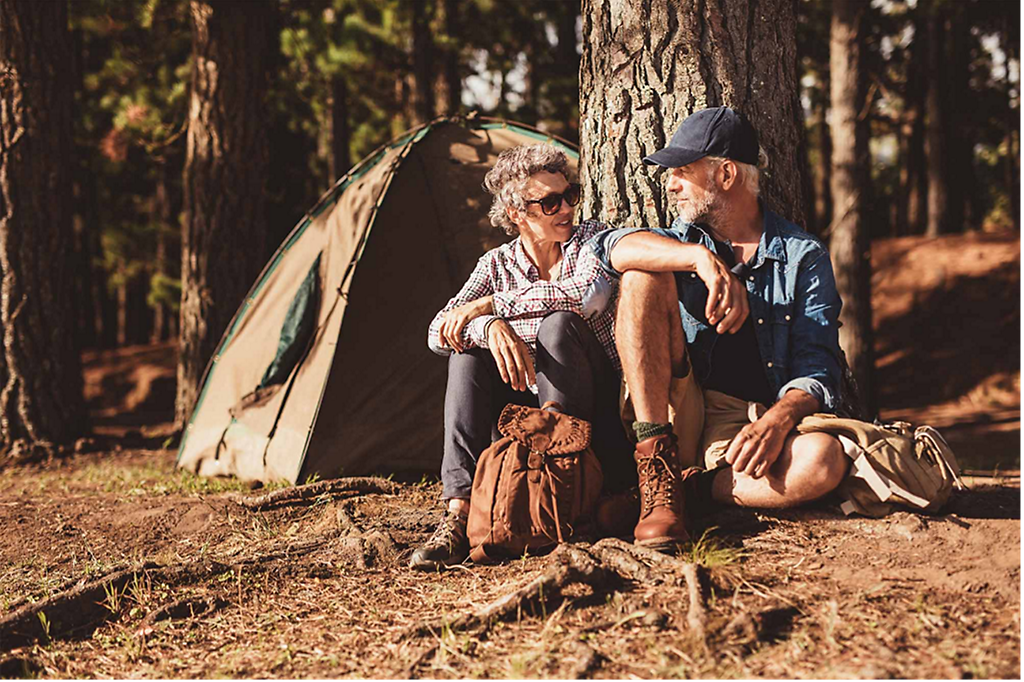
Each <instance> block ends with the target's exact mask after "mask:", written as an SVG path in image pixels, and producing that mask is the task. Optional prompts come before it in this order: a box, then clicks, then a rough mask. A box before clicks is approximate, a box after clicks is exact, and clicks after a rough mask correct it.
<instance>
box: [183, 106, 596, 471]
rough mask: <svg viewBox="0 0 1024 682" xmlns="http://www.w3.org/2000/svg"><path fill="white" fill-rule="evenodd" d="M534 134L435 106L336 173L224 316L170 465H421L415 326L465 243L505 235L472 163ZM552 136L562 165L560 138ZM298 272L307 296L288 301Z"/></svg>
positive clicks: (428, 458)
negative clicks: (436, 115)
mask: <svg viewBox="0 0 1024 682" xmlns="http://www.w3.org/2000/svg"><path fill="white" fill-rule="evenodd" d="M542 140H549V141H553V140H551V138H549V137H548V136H546V135H544V134H543V133H540V132H538V131H536V130H533V129H531V128H528V127H526V126H521V125H519V124H514V123H506V122H500V121H494V120H491V119H474V120H469V121H466V120H453V119H441V120H438V121H434V122H432V123H431V124H428V125H426V126H423V127H421V128H419V129H416V130H413V131H410V132H409V133H407V134H405V135H403V136H402V137H400V138H399V139H398V140H397V141H395V142H393V143H391V144H389V145H386V146H385V147H383V148H381V149H379V150H377V151H376V152H374V153H373V154H371V155H370V156H369V157H367V158H366V159H365V160H364V161H363V162H361V163H360V164H358V165H357V166H356V167H355V168H354V169H353V170H352V171H350V173H349V174H348V175H347V176H346V177H345V178H342V180H340V181H339V182H338V183H337V184H336V185H335V187H333V188H332V189H331V190H330V191H328V192H327V193H326V194H325V195H324V196H323V197H322V198H321V200H320V202H318V204H317V205H316V206H315V207H314V208H313V209H312V210H311V211H310V212H309V213H308V214H307V217H306V218H304V219H303V221H301V222H300V223H299V225H298V226H297V227H296V228H295V230H293V232H292V234H291V235H289V237H288V238H287V239H286V240H285V242H284V243H283V244H282V246H281V248H280V249H279V250H278V252H277V253H276V254H275V255H274V257H273V258H272V259H271V261H270V263H268V265H267V267H266V268H265V269H264V272H263V273H262V274H261V275H260V277H259V279H258V280H257V282H256V284H255V285H254V286H253V289H252V291H251V292H250V293H249V295H248V296H247V298H246V300H245V301H244V302H243V304H242V306H241V307H240V309H239V311H238V313H237V314H236V316H235V319H234V320H233V322H232V324H231V325H229V329H228V331H227V332H226V333H225V336H224V338H223V340H222V341H221V345H220V347H219V348H218V351H217V353H216V354H215V355H214V358H213V359H212V360H211V362H210V365H209V366H208V368H207V372H206V376H205V379H204V383H203V388H202V390H201V392H200V398H199V400H198V401H197V405H196V408H195V410H194V411H193V414H192V418H191V419H190V422H189V425H188V427H187V429H186V431H185V434H184V437H183V439H182V444H181V448H180V450H179V454H178V466H180V467H183V468H186V469H189V470H191V471H193V472H195V473H198V474H200V475H204V476H214V475H234V476H237V477H239V478H241V479H243V480H261V481H272V480H284V481H290V482H297V481H300V480H305V479H306V478H307V477H308V476H310V475H313V474H317V475H319V476H320V477H322V478H329V477H335V476H340V475H364V474H368V473H395V472H420V471H422V472H436V471H437V470H438V468H439V466H440V461H441V437H442V410H443V402H444V387H445V377H446V373H447V363H446V362H445V360H444V359H443V358H440V357H438V356H436V355H434V354H433V353H431V352H430V351H429V350H428V349H427V347H426V330H427V327H428V325H429V323H430V320H431V318H432V317H433V315H434V314H435V313H436V312H437V310H439V309H440V308H441V307H442V306H443V305H444V304H445V302H447V300H448V299H449V298H450V297H451V296H452V295H454V293H455V292H456V291H457V290H458V289H459V287H460V286H461V285H462V283H463V282H464V281H465V279H466V278H467V277H468V276H469V273H470V272H471V271H472V269H473V266H474V265H475V263H476V261H477V259H478V258H479V257H480V255H481V254H482V253H483V252H484V251H486V250H488V249H490V248H493V247H495V246H497V245H499V244H500V243H502V242H504V241H506V240H508V239H509V237H508V236H507V235H505V234H504V233H503V232H502V231H501V230H499V229H497V228H495V227H493V226H491V224H490V222H489V220H488V218H487V210H488V208H489V206H490V197H489V195H488V194H487V193H486V192H485V190H484V189H483V186H482V183H483V177H484V174H485V173H486V172H487V170H489V169H490V168H491V167H492V166H493V164H494V162H495V160H496V158H497V155H498V154H499V153H500V152H501V151H503V150H505V149H508V148H510V147H513V146H516V145H519V144H529V143H534V142H537V141H542ZM554 142H555V143H556V144H558V145H559V146H561V147H563V148H564V149H565V150H566V151H567V153H568V154H569V156H570V160H571V165H572V171H573V172H575V170H576V168H575V165H576V160H577V158H578V157H577V154H576V152H575V150H574V149H572V148H571V147H570V146H568V144H567V143H564V142H562V141H554ZM311 276H312V277H314V278H315V280H316V283H317V285H318V288H319V291H320V295H319V296H310V297H309V298H308V299H307V304H306V305H307V309H306V311H305V312H304V313H303V311H302V310H301V308H302V306H303V305H304V304H303V303H302V301H303V297H304V296H306V295H307V294H308V287H309V286H310V279H309V278H310V277H311ZM304 291H306V292H307V294H304V293H303V292H304ZM303 315H306V316H308V317H307V319H308V320H309V321H310V324H309V327H308V331H306V332H305V334H306V338H305V340H303V339H302V338H300V337H301V336H302V332H301V331H300V329H299V328H300V327H301V324H299V325H298V327H297V328H296V329H295V330H294V332H293V330H292V326H294V325H296V323H297V322H298V321H299V319H302V318H303ZM293 333H294V334H295V339H294V340H293V341H292V340H289V339H286V338H285V337H286V336H291V335H292V334H293ZM282 350H283V351H285V354H288V355H289V356H290V357H294V361H290V357H289V358H285V361H284V362H282V361H281V359H280V358H279V355H280V354H281V351H282ZM278 365H279V366H278ZM272 369H273V371H271V370H272ZM271 374H272V375H273V379H274V381H273V382H268V381H264V379H265V378H266V377H267V376H268V375H271Z"/></svg>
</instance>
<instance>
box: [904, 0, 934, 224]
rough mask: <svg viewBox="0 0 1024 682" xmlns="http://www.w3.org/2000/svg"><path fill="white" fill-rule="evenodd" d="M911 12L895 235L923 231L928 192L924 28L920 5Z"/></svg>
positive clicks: (925, 29) (925, 42) (925, 43)
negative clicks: (911, 41) (910, 39)
mask: <svg viewBox="0 0 1024 682" xmlns="http://www.w3.org/2000/svg"><path fill="white" fill-rule="evenodd" d="M912 11H913V17H914V19H913V25H914V41H913V43H911V45H910V57H909V61H908V63H907V75H906V93H905V98H906V107H905V110H904V113H903V119H902V122H901V125H902V132H901V146H900V200H899V208H898V212H897V216H898V226H897V233H898V234H922V233H923V232H924V230H925V224H924V221H925V215H926V206H925V197H926V196H927V193H928V185H927V178H926V175H925V163H924V162H925V156H924V93H925V89H924V82H923V81H924V71H925V65H926V62H927V56H928V53H927V36H926V35H925V33H926V31H927V28H926V24H925V21H924V19H923V16H922V14H923V11H924V8H922V7H921V5H920V4H919V5H918V6H917V8H915V9H914V10H912Z"/></svg>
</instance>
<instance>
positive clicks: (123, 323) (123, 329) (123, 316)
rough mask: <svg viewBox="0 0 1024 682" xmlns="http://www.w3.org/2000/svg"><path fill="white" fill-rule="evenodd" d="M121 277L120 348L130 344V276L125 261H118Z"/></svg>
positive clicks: (119, 301)
mask: <svg viewBox="0 0 1024 682" xmlns="http://www.w3.org/2000/svg"><path fill="white" fill-rule="evenodd" d="M118 269H119V270H120V271H121V272H120V273H119V278H118V282H117V292H116V293H117V339H116V344H117V347H118V348H124V347H125V346H127V345H128V277H127V276H126V275H125V272H124V271H125V263H124V260H121V261H120V262H119V263H118Z"/></svg>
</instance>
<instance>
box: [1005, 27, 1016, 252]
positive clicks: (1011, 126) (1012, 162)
mask: <svg viewBox="0 0 1024 682" xmlns="http://www.w3.org/2000/svg"><path fill="white" fill-rule="evenodd" d="M1018 12H1019V9H1018ZM1017 19H1019V14H1018V16H1017ZM1009 22H1010V19H1009V18H1007V19H1005V20H1004V26H1003V31H1002V38H1003V50H1004V52H1006V137H1005V140H1006V155H1005V156H1004V157H1003V174H1004V178H1005V182H1006V193H1007V194H1008V195H1009V197H1010V215H1011V216H1012V217H1013V229H1014V231H1016V232H1020V110H1019V109H1017V110H1014V108H1013V99H1014V98H1013V94H1012V93H1013V91H1014V90H1015V89H1016V90H1018V95H1017V101H1018V102H1020V94H1019V87H1015V86H1014V83H1013V81H1012V80H1011V78H1010V61H1011V60H1015V59H1016V58H1017V53H1018V52H1019V48H1020V45H1019V43H1018V42H1015V41H1014V40H1013V38H1012V36H1011V33H1010V26H1009ZM1018 35H1019V34H1018ZM1019 80H1020V78H1019V76H1018V84H1019ZM1019 106H1020V105H1019V104H1018V107H1019ZM1014 132H1016V133H1017V139H1016V142H1017V144H1016V145H1015V144H1014V135H1013V134H1014Z"/></svg>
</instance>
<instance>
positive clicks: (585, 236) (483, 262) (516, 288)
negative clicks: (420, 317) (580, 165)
mask: <svg viewBox="0 0 1024 682" xmlns="http://www.w3.org/2000/svg"><path fill="white" fill-rule="evenodd" d="M606 229H607V226H606V225H604V224H603V223H600V222H597V221H596V220H588V221H585V222H583V223H581V224H580V225H577V226H576V229H575V231H574V232H573V234H572V236H571V237H570V238H569V239H568V241H566V242H565V243H564V244H563V245H562V262H561V265H560V267H559V271H558V277H557V278H555V279H554V280H553V281H547V280H542V279H540V273H539V271H538V270H537V266H536V265H534V264H533V263H532V262H531V261H530V259H529V258H528V257H527V256H526V251H525V250H524V249H523V245H522V243H521V242H520V240H519V238H518V237H517V238H516V239H514V240H512V241H511V242H509V243H507V244H503V245H501V246H499V247H497V248H495V249H491V250H490V251H488V252H487V253H485V254H484V255H483V256H481V257H480V260H479V261H477V264H476V268H474V270H473V273H472V274H471V275H470V276H469V279H468V280H467V281H466V283H465V284H464V285H463V286H462V290H461V291H459V293H458V294H456V295H455V296H454V297H453V298H452V299H451V300H450V301H448V304H447V305H445V307H444V308H442V309H441V310H440V312H438V313H437V315H435V316H434V320H433V321H432V322H431V323H430V329H429V331H428V332H427V345H428V346H429V347H430V349H431V350H432V351H434V352H435V353H438V354H439V355H448V354H449V353H451V352H452V349H451V348H450V347H449V346H448V345H447V344H442V343H441V340H440V339H439V338H438V332H439V331H440V329H441V321H442V318H443V317H444V314H445V313H447V312H448V311H449V310H451V309H452V308H456V307H458V306H460V305H463V304H465V303H468V302H470V301H475V300H476V299H478V298H483V297H484V296H492V297H493V301H494V304H493V305H494V314H493V315H481V316H479V317H477V318H474V319H473V320H472V321H470V322H469V324H467V325H466V326H465V327H463V329H462V342H463V343H464V344H465V345H466V347H469V348H487V337H486V335H485V330H486V328H487V324H488V323H489V322H490V321H491V320H494V319H498V318H501V319H503V320H505V321H506V322H508V323H509V325H510V326H511V327H512V329H513V330H514V331H515V332H516V334H518V335H519V338H521V339H522V340H523V341H524V342H525V343H526V345H527V347H528V348H529V349H530V358H531V359H533V360H534V361H535V359H536V350H537V330H538V329H539V328H540V323H541V321H542V320H543V319H544V316H545V315H547V314H548V313H552V312H555V311H559V310H564V311H569V312H574V313H576V314H577V315H580V316H581V317H583V318H584V319H585V320H586V321H587V324H588V325H589V326H590V328H591V329H592V330H593V331H594V334H595V336H597V339H598V341H600V342H601V346H602V347H603V348H604V351H605V353H606V354H607V355H608V358H609V359H610V360H611V361H612V365H613V366H614V367H615V369H616V371H619V372H621V371H622V368H621V365H620V363H619V354H618V353H617V352H616V350H615V336H614V331H615V307H614V306H613V305H611V303H612V300H613V298H614V296H615V294H616V292H617V284H618V283H617V282H616V281H615V280H614V279H613V278H611V277H609V276H608V274H607V273H605V271H604V270H603V269H602V267H601V264H600V262H599V261H598V259H597V256H596V255H595V253H594V250H593V249H592V248H591V247H590V245H589V244H588V243H587V242H588V241H589V240H590V238H591V237H593V236H594V235H595V234H597V233H598V232H601V231H602V230H606ZM530 388H531V390H532V391H534V392H536V386H531V387H530Z"/></svg>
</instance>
